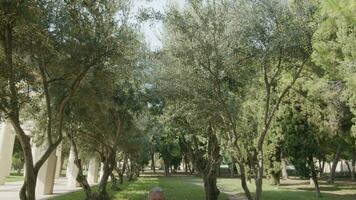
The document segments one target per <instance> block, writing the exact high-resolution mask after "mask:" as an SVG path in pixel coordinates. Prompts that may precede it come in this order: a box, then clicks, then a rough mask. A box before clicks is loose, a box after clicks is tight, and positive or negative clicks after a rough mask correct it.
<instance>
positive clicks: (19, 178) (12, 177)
mask: <svg viewBox="0 0 356 200" xmlns="http://www.w3.org/2000/svg"><path fill="white" fill-rule="evenodd" d="M15 181H23V176H22V175H10V176H8V177H6V179H5V182H15Z"/></svg>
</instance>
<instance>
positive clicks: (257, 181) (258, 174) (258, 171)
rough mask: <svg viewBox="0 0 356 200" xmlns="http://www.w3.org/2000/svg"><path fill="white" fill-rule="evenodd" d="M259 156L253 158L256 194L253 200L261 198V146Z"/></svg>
mask: <svg viewBox="0 0 356 200" xmlns="http://www.w3.org/2000/svg"><path fill="white" fill-rule="evenodd" d="M259 156H260V159H255V160H256V162H257V163H256V164H255V166H256V167H257V169H256V170H255V174H256V175H255V185H256V196H255V200H261V199H262V184H263V182H262V181H263V150H262V147H261V148H260V149H259Z"/></svg>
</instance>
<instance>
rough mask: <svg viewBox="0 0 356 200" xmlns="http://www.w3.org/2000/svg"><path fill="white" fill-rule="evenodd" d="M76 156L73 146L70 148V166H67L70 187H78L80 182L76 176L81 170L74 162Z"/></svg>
mask: <svg viewBox="0 0 356 200" xmlns="http://www.w3.org/2000/svg"><path fill="white" fill-rule="evenodd" d="M74 160H75V156H74V151H73V148H72V147H71V148H70V153H69V158H68V166H67V178H68V187H69V188H76V187H79V186H80V185H79V183H78V182H77V180H76V178H77V175H78V172H79V169H78V167H77V166H76V165H75V164H74Z"/></svg>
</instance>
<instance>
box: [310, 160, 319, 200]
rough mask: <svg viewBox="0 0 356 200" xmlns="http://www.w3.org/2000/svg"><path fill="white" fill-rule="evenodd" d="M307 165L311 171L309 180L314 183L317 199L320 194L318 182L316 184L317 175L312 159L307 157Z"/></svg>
mask: <svg viewBox="0 0 356 200" xmlns="http://www.w3.org/2000/svg"><path fill="white" fill-rule="evenodd" d="M309 164H310V170H311V178H312V180H313V182H314V187H315V192H316V197H317V198H318V199H319V198H320V197H321V193H320V187H319V182H318V173H317V172H316V170H315V166H314V162H313V157H309Z"/></svg>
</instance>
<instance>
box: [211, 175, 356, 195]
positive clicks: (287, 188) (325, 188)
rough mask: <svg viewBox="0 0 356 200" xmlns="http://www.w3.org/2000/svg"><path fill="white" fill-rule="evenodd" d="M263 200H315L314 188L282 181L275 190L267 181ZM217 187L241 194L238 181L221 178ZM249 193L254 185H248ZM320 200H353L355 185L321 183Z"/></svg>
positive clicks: (302, 181) (305, 181) (294, 181)
mask: <svg viewBox="0 0 356 200" xmlns="http://www.w3.org/2000/svg"><path fill="white" fill-rule="evenodd" d="M263 184H264V185H263V200H301V199H303V200H316V199H317V198H316V195H315V190H314V187H312V186H310V185H309V181H308V180H298V179H295V180H287V181H282V182H281V186H280V187H279V188H277V187H276V186H272V185H271V184H270V183H269V182H268V180H264V182H263ZM218 185H219V186H220V187H221V188H224V189H225V191H236V192H238V193H241V194H243V190H242V188H241V182H240V180H239V179H228V178H225V179H224V178H223V179H219V180H218ZM249 187H250V188H251V192H253V190H254V188H255V187H254V184H253V183H252V184H251V185H249ZM321 193H322V198H321V200H355V199H356V184H355V183H351V182H347V181H338V183H337V184H335V185H329V184H327V183H326V182H325V181H321Z"/></svg>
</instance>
